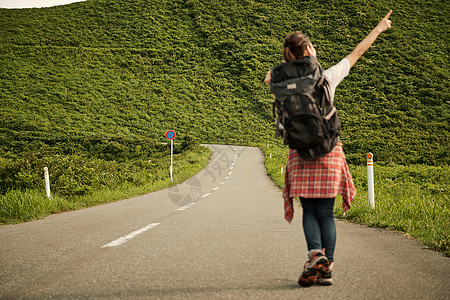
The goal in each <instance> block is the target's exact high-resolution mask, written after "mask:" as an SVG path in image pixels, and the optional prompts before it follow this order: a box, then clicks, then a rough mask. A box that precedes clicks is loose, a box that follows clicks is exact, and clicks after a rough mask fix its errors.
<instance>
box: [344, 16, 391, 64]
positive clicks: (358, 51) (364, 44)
mask: <svg viewBox="0 0 450 300" xmlns="http://www.w3.org/2000/svg"><path fill="white" fill-rule="evenodd" d="M391 13H392V10H390V11H389V12H388V13H387V15H386V16H385V17H384V18H383V19H381V21H380V22H379V23H378V25H377V26H376V27H375V28H374V29H373V30H372V31H371V32H370V33H369V34H368V35H367V36H366V37H365V38H364V40H362V41H361V42H360V43H359V44H358V45H357V46H356V47H355V49H354V50H353V51H352V53H350V54H349V55H347V57H346V58H347V59H348V61H349V62H350V68H351V67H353V65H354V64H355V63H356V61H357V60H358V59H359V58H360V57H361V56H362V55H363V54H364V52H366V50H367V49H369V47H370V46H371V45H372V44H373V42H375V40H376V39H377V37H378V35H380V33H382V32H384V31H386V30H388V29H389V28H391V20H389V17H390V16H391Z"/></svg>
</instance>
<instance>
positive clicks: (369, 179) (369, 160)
mask: <svg viewBox="0 0 450 300" xmlns="http://www.w3.org/2000/svg"><path fill="white" fill-rule="evenodd" d="M367 194H368V195H369V206H370V207H371V208H375V193H374V183H373V154H372V153H370V152H369V153H367Z"/></svg>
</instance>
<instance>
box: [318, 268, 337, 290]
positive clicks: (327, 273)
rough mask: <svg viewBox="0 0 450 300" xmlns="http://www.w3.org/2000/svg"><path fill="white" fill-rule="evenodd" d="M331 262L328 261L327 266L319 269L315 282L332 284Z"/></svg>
mask: <svg viewBox="0 0 450 300" xmlns="http://www.w3.org/2000/svg"><path fill="white" fill-rule="evenodd" d="M333 265H334V264H333V263H329V264H328V267H326V268H324V269H322V270H320V271H319V275H318V276H317V284H320V285H332V284H333V279H332V278H331V272H332V271H333Z"/></svg>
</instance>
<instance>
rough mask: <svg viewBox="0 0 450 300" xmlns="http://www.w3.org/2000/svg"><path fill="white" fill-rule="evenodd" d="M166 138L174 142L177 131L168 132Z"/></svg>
mask: <svg viewBox="0 0 450 300" xmlns="http://www.w3.org/2000/svg"><path fill="white" fill-rule="evenodd" d="M166 138H167V139H168V140H173V139H174V138H175V131H173V130H167V132H166Z"/></svg>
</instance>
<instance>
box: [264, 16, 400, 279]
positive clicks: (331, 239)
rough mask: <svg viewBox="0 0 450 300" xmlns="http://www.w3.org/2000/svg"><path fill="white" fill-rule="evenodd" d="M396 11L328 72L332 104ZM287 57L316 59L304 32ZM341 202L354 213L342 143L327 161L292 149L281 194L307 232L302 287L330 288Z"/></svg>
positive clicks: (290, 43) (288, 46) (292, 39)
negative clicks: (297, 207)
mask: <svg viewBox="0 0 450 300" xmlns="http://www.w3.org/2000/svg"><path fill="white" fill-rule="evenodd" d="M391 13H392V11H389V12H388V14H387V15H386V16H385V17H384V18H383V19H382V20H381V21H380V22H379V23H378V25H377V26H376V27H375V28H374V29H373V30H372V31H371V32H370V33H369V34H368V35H367V36H366V37H365V38H364V39H363V40H362V41H361V42H360V43H359V44H358V45H357V46H356V47H355V49H354V50H353V51H352V52H351V53H350V54H349V55H347V56H346V57H345V58H344V59H342V60H341V61H340V62H339V63H338V64H336V65H334V66H333V67H331V68H329V69H327V70H325V71H324V73H323V75H324V77H325V79H326V80H327V81H328V84H329V93H330V97H331V100H333V98H334V93H335V89H336V87H337V86H338V84H339V83H340V82H341V81H342V80H343V79H344V78H345V77H346V76H347V75H348V74H349V71H350V69H351V67H353V65H354V64H355V63H356V61H357V60H358V59H359V58H360V57H361V55H363V53H364V52H365V51H366V50H367V49H368V48H369V47H370V46H371V45H372V44H373V42H374V41H375V40H376V39H377V37H378V35H379V34H381V33H382V32H384V31H386V30H388V29H389V28H391V21H390V20H389V17H390V15H391ZM283 47H284V49H283V58H284V60H285V62H286V63H289V62H293V61H297V60H300V59H302V58H304V57H307V56H313V57H316V49H315V48H314V46H313V45H312V44H311V42H310V41H309V39H308V37H306V36H305V35H304V34H302V33H301V32H299V31H297V32H294V33H292V34H289V35H288V36H286V38H285V41H284V45H283ZM272 71H273V69H272V70H271V71H269V72H268V73H267V75H266V78H265V80H264V82H265V83H266V84H267V85H269V86H270V84H271V78H272V77H273V74H272ZM338 193H339V194H341V195H342V198H343V203H342V207H343V210H344V214H345V212H346V211H347V210H348V209H349V208H350V205H351V202H352V200H353V198H354V197H355V194H356V189H355V187H354V185H353V181H352V177H351V174H350V171H349V169H348V166H347V163H346V160H345V155H344V152H343V151H342V143H341V142H340V141H338V142H337V144H336V146H335V147H334V148H333V150H332V151H331V152H330V153H328V154H326V155H325V156H323V157H319V158H316V159H312V160H306V159H303V158H301V157H300V156H299V155H298V152H297V151H296V150H294V149H290V150H289V156H288V160H287V164H286V173H285V183H284V190H283V198H284V202H285V203H284V206H285V218H286V220H287V221H288V222H291V221H292V218H293V213H294V210H293V198H294V197H300V202H301V204H302V207H303V231H304V233H305V237H306V243H307V246H308V251H309V254H308V261H307V262H306V264H305V266H304V270H303V272H302V274H301V275H300V278H299V281H298V282H299V284H300V285H302V286H311V285H313V284H315V283H318V284H321V285H331V284H332V276H331V274H332V270H333V261H334V257H333V255H334V249H335V245H336V226H335V223H334V216H333V207H334V200H335V197H336V195H337V194H338Z"/></svg>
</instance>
